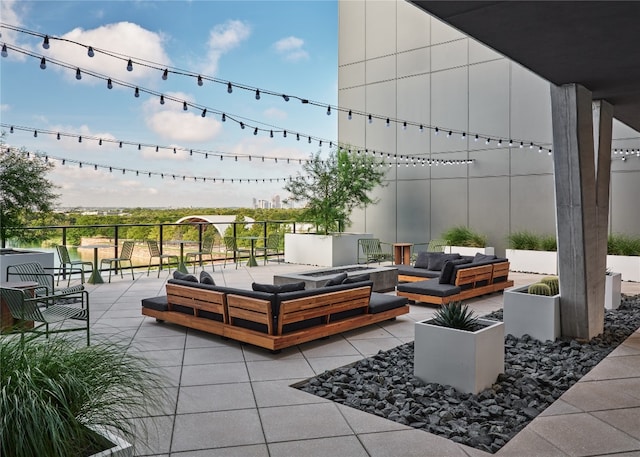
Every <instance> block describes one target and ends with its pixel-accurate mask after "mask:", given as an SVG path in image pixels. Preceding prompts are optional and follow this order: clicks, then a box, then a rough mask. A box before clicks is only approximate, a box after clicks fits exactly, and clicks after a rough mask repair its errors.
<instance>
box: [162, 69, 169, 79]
mask: <svg viewBox="0 0 640 457" xmlns="http://www.w3.org/2000/svg"><path fill="white" fill-rule="evenodd" d="M168 77H169V70H168V69H167V68H165V69H164V72H162V80H163V81H166V80H167V78H168Z"/></svg>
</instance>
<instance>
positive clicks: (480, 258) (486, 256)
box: [473, 252, 496, 263]
mask: <svg viewBox="0 0 640 457" xmlns="http://www.w3.org/2000/svg"><path fill="white" fill-rule="evenodd" d="M495 259H496V256H495V255H493V254H482V253H481V252H478V253H477V254H476V255H475V256H474V257H473V263H480V262H488V261H489V260H495Z"/></svg>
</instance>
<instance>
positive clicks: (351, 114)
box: [347, 110, 353, 120]
mask: <svg viewBox="0 0 640 457" xmlns="http://www.w3.org/2000/svg"><path fill="white" fill-rule="evenodd" d="M352 118H353V113H352V112H351V110H349V114H347V119H349V120H351V119H352Z"/></svg>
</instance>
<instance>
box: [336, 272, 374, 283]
mask: <svg viewBox="0 0 640 457" xmlns="http://www.w3.org/2000/svg"><path fill="white" fill-rule="evenodd" d="M365 281H369V273H367V274H363V275H355V276H349V277H347V278H345V280H344V281H342V284H356V283H358V282H365Z"/></svg>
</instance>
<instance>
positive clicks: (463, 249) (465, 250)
mask: <svg viewBox="0 0 640 457" xmlns="http://www.w3.org/2000/svg"><path fill="white" fill-rule="evenodd" d="M444 252H448V253H455V252H457V253H458V254H460V255H471V256H473V255H476V254H477V253H478V252H480V253H482V254H487V255H494V254H495V249H494V248H493V247H492V246H486V247H484V248H470V247H468V246H445V247H444Z"/></svg>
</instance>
